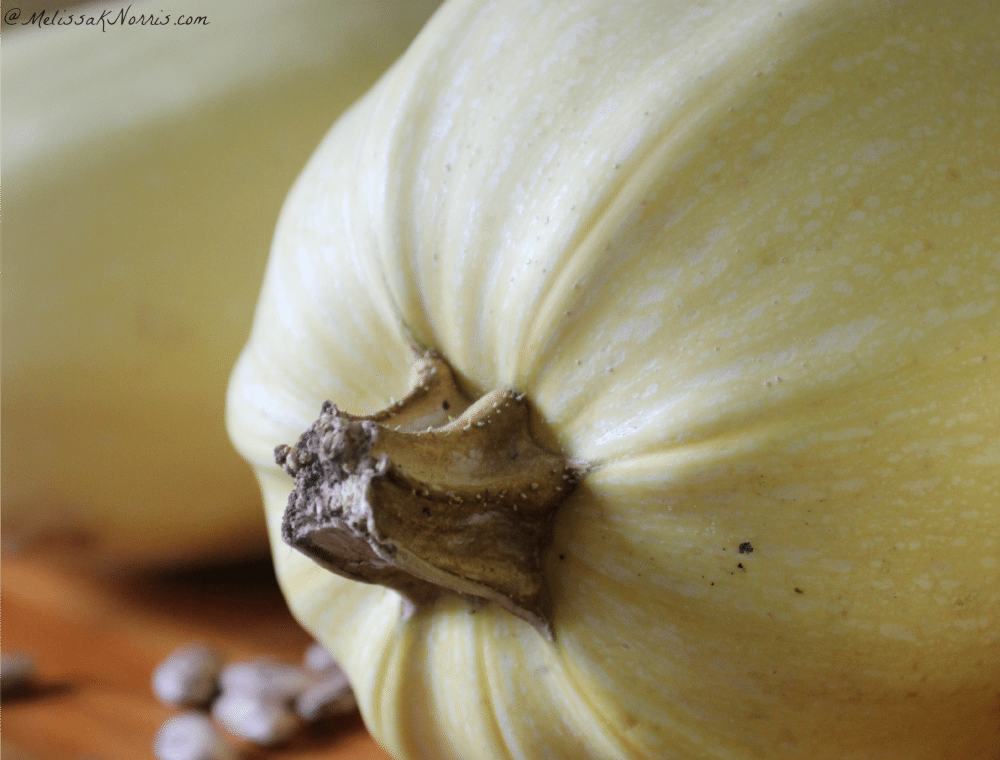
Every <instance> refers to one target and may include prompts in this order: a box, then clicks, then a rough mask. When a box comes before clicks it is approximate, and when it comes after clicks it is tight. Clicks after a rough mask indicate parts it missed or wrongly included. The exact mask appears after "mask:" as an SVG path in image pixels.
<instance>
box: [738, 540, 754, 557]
mask: <svg viewBox="0 0 1000 760" xmlns="http://www.w3.org/2000/svg"><path fill="white" fill-rule="evenodd" d="M740 554H753V546H751V545H750V542H749V541H744V542H743V543H742V544H740Z"/></svg>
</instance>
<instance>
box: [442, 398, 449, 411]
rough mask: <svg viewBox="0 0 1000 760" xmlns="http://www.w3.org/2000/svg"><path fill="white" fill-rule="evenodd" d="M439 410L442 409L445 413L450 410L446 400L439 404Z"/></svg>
mask: <svg viewBox="0 0 1000 760" xmlns="http://www.w3.org/2000/svg"><path fill="white" fill-rule="evenodd" d="M441 408H442V409H444V410H445V411H446V412H447V411H448V410H449V409H451V404H449V403H448V399H445V400H444V401H442V402H441Z"/></svg>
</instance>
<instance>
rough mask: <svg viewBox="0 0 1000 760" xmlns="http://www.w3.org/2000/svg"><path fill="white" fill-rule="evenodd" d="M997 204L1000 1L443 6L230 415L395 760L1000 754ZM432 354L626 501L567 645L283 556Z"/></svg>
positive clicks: (286, 234) (364, 141) (561, 577)
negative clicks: (284, 463)
mask: <svg viewBox="0 0 1000 760" xmlns="http://www.w3.org/2000/svg"><path fill="white" fill-rule="evenodd" d="M998 202H1000V7H998V6H997V4H996V3H993V2H989V1H986V0H984V1H980V2H973V1H970V2H962V3H947V4H946V3H937V2H930V1H928V2H892V3H888V2H879V3H867V2H863V3H862V2H841V1H840V0H809V1H808V2H804V3H782V2H710V1H707V2H706V1H699V2H686V1H684V0H670V1H666V0H664V1H662V2H655V1H652V0H650V1H648V2H623V3H614V2H610V1H609V0H585V1H583V2H578V3H573V4H567V3H542V2H529V1H528V0H524V1H523V2H520V1H514V0H512V1H511V2H499V3H489V4H486V3H480V2H474V1H473V0H468V1H465V0H452V1H451V2H449V3H447V4H446V5H445V6H444V7H443V8H442V9H441V10H440V11H439V12H438V14H437V15H436V16H435V17H434V18H433V19H432V21H431V22H430V24H429V25H428V26H427V27H426V28H425V30H424V31H423V32H422V33H421V35H420V36H419V37H418V38H417V40H416V42H415V43H414V44H413V45H412V47H411V48H410V50H409V51H408V52H407V54H406V55H405V56H404V57H403V58H402V59H401V61H399V63H398V64H397V65H396V66H395V67H394V68H393V69H392V70H391V71H390V73H389V74H388V75H387V77H385V78H384V79H383V80H382V81H381V82H380V83H379V84H378V86H377V87H376V88H375V89H373V90H372V91H371V92H370V93H369V94H368V95H367V96H366V97H365V98H364V99H363V100H362V101H360V102H359V103H358V104H357V105H356V106H355V107H354V108H353V109H352V110H351V111H349V112H348V113H347V114H346V115H345V116H344V117H343V118H342V119H341V120H340V121H339V122H338V123H337V124H336V125H335V127H334V129H333V130H332V131H331V132H330V133H329V134H328V136H327V137H326V139H325V140H324V141H323V143H322V144H321V145H320V147H319V149H318V151H317V152H316V153H315V155H314V156H313V158H312V160H311V161H310V163H309V164H308V166H307V168H306V169H305V172H304V173H303V174H302V175H301V177H300V178H299V180H298V182H297V184H296V185H295V187H294V189H293V191H292V193H291V195H290V196H289V198H288V200H287V202H286V205H285V208H284V211H283V214H282V217H281V220H280V222H279V225H278V229H277V233H276V237H275V240H274V244H273V247H272V254H271V259H270V262H269V265H268V269H267V273H266V278H265V283H264V288H263V293H262V296H261V300H260V302H259V305H258V309H257V313H256V318H255V322H254V326H253V332H252V334H251V337H250V341H249V343H248V345H247V347H246V349H245V351H244V353H243V354H242V357H241V359H240V361H239V363H238V364H237V366H236V369H235V371H234V374H233V376H232V380H231V384H230V390H229V398H228V425H229V430H230V434H231V436H232V437H233V440H234V441H235V443H236V445H237V447H238V448H239V450H240V451H241V452H242V453H243V454H244V456H246V457H247V459H248V460H249V461H250V462H251V463H252V464H253V466H254V468H255V469H256V472H257V475H258V477H259V479H260V482H261V485H262V488H263V492H264V497H265V502H266V509H267V514H268V520H269V525H270V528H271V536H272V545H273V552H274V558H275V562H276V566H277V571H278V573H279V576H280V579H281V582H282V585H283V588H284V591H285V593H286V596H287V598H288V600H289V602H290V604H291V606H292V608H293V610H294V612H295V613H296V615H297V616H298V617H299V619H300V620H301V621H302V622H303V623H304V624H305V625H306V626H307V627H308V628H309V629H310V631H312V632H313V633H314V634H315V635H316V636H318V637H319V638H320V639H321V640H322V641H323V642H324V643H325V644H327V645H328V646H329V647H330V648H331V649H332V650H333V651H334V652H335V654H336V655H337V656H338V657H339V658H340V659H342V661H343V662H344V664H345V665H346V668H347V670H348V672H349V674H350V676H351V678H352V681H353V683H354V687H355V690H356V693H357V695H358V699H359V702H360V704H361V708H362V711H363V714H364V717H365V720H366V722H367V724H368V726H369V727H370V728H371V729H372V731H373V732H374V733H375V735H376V736H377V737H378V738H379V740H380V741H381V742H382V743H383V744H384V745H385V747H386V748H387V749H388V750H389V751H390V752H392V753H393V754H394V755H395V756H397V757H400V758H428V759H430V758H434V759H435V760H445V759H449V758H476V759H482V760H487V759H489V760H492V759H494V758H496V759H500V758H505V759H506V758H574V759H575V760H582V759H583V758H657V759H666V758H678V759H681V760H700V759H702V758H717V759H721V758H725V759H727V760H736V759H737V758H738V759H740V760H743V759H746V758H766V759H768V760H774V759H775V758H810V759H815V758H831V759H837V760H844V759H847V758H852V759H859V758H865V759H868V758H876V757H877V758H893V759H896V758H899V759H903V758H906V760H917V759H918V758H924V759H927V760H930V759H931V758H934V759H940V758H955V759H958V758H962V759H963V760H966V759H968V760H971V759H976V760H991V759H992V758H996V757H997V751H998V749H997V748H998V747H1000V205H998ZM408 336H412V337H413V339H414V340H415V341H416V342H417V343H418V344H420V345H422V346H426V347H431V348H434V349H436V350H437V351H438V352H439V353H440V355H441V356H442V357H444V359H445V360H446V361H447V362H448V363H450V365H451V367H452V368H453V369H454V370H455V371H456V372H457V374H458V376H459V378H460V379H461V382H462V383H464V385H465V387H466V388H467V389H470V390H473V391H475V392H476V393H484V392H486V391H488V390H490V389H493V388H503V387H508V388H513V389H515V390H516V391H518V392H521V393H524V394H526V397H527V399H528V400H529V401H530V403H531V405H532V407H533V408H534V410H535V412H536V413H537V415H538V418H539V420H544V422H545V423H546V424H547V425H548V426H549V429H550V430H551V433H552V441H551V442H550V443H551V444H552V445H557V446H559V447H561V448H562V450H563V451H564V452H565V453H567V454H568V455H570V456H572V457H576V458H579V459H582V460H584V461H585V462H587V463H588V464H589V465H590V467H591V471H590V472H589V474H587V476H586V477H585V478H584V480H583V482H582V483H581V485H580V486H578V487H577V489H576V491H574V492H573V494H572V495H571V497H570V498H569V500H568V501H566V502H565V503H564V504H563V506H562V507H561V508H560V510H559V512H558V514H557V516H556V520H555V531H554V539H553V543H552V546H551V547H550V549H549V550H548V552H547V553H546V555H545V557H546V559H545V563H546V574H547V582H548V584H549V588H550V590H551V593H552V596H553V601H554V611H553V619H552V622H553V629H554V636H555V638H554V641H553V642H549V641H548V640H546V638H545V637H544V636H543V635H542V634H541V633H540V632H539V631H538V630H536V629H535V628H533V627H532V626H531V625H529V624H528V623H527V622H524V621H522V620H520V619H518V618H517V617H515V616H513V615H511V614H509V613H508V612H505V611H504V610H502V609H501V608H500V606H498V605H495V604H487V605H485V606H476V605H473V604H470V603H469V602H468V601H466V600H465V599H463V598H460V597H458V596H455V595H447V594H446V595H444V596H442V597H441V598H440V599H439V600H438V601H437V602H435V603H433V604H430V605H424V606H422V607H418V609H417V610H416V612H415V613H414V614H413V615H412V616H411V617H409V618H405V616H404V614H403V613H404V611H405V610H404V605H403V604H402V602H401V599H400V596H399V595H398V594H397V593H395V592H393V591H388V590H385V589H383V588H381V587H379V586H374V585H367V584H361V583H357V582H354V581H349V580H345V579H342V578H341V577H339V576H337V575H334V574H333V573H330V572H327V571H326V570H324V569H322V568H321V567H319V566H318V565H317V564H316V563H314V562H313V561H312V560H310V559H309V558H307V557H306V556H304V555H302V554H299V553H297V552H295V551H294V550H292V549H291V548H289V547H288V546H285V545H284V544H283V543H282V541H281V537H280V524H281V519H282V513H283V510H284V508H285V503H286V500H287V498H288V495H289V491H290V488H291V484H292V482H291V480H290V478H288V477H287V476H286V475H285V474H283V473H282V472H281V471H280V470H279V469H278V468H277V466H276V465H275V464H274V463H273V462H274V459H273V453H272V450H273V448H274V447H275V446H276V445H278V444H293V443H295V441H296V439H297V438H298V436H299V434H300V433H301V432H302V431H304V430H305V429H306V428H307V427H308V426H309V425H310V424H311V423H312V421H313V420H314V419H315V418H316V416H317V414H318V413H319V410H320V405H321V403H322V402H323V401H324V400H327V399H330V400H332V401H333V402H334V403H335V404H337V405H338V406H339V407H341V408H344V409H347V410H348V411H350V412H355V413H359V414H368V413H373V412H375V411H376V410H378V409H381V408H383V407H387V406H388V405H389V404H390V403H391V400H392V399H393V398H395V399H398V398H401V397H402V396H404V395H405V394H406V393H407V391H408V390H409V384H408V383H409V380H408V371H409V365H410V359H411V353H410V349H409V348H408V345H407V337H408ZM741 547H742V549H741ZM751 547H752V552H751V551H749V550H750V548H751Z"/></svg>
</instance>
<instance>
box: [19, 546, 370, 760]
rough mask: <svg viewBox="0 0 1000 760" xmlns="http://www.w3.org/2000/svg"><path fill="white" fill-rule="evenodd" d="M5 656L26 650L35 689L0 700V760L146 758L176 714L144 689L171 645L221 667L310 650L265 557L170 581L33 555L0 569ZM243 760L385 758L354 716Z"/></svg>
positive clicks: (247, 750)
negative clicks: (189, 647) (213, 654)
mask: <svg viewBox="0 0 1000 760" xmlns="http://www.w3.org/2000/svg"><path fill="white" fill-rule="evenodd" d="M0 583H2V590H0V604H2V619H3V623H2V625H3V629H2V630H3V633H2V635H3V638H2V646H3V650H4V651H5V652H14V651H26V652H28V653H30V654H31V655H32V656H33V657H34V659H35V661H36V664H37V667H38V678H37V683H36V685H35V686H34V687H33V688H32V689H31V690H30V691H29V692H28V693H26V694H24V695H23V696H17V697H4V698H3V718H2V721H3V734H2V743H3V748H2V760H133V758H134V759H135V760H149V759H150V758H153V752H152V740H153V736H154V735H155V733H156V731H157V729H158V728H159V726H160V725H161V724H162V723H163V721H165V720H166V719H167V718H169V717H170V716H171V715H174V714H176V713H177V710H175V709H174V708H171V707H167V706H164V705H162V704H160V703H159V702H158V701H157V700H156V698H155V697H154V696H153V694H152V692H151V691H150V686H149V682H150V677H151V675H152V672H153V668H154V667H155V666H156V664H157V663H158V662H160V660H162V659H163V658H164V657H165V656H166V655H167V654H169V653H170V651H171V650H173V649H174V648H175V647H177V646H180V645H181V644H186V643H189V642H191V641H195V640H198V641H204V642H208V643H211V644H214V645H216V646H218V647H220V648H221V649H222V651H223V652H224V653H225V655H226V658H227V660H235V659H243V658H247V657H254V656H260V655H267V656H273V657H278V658H281V659H285V660H288V661H291V662H299V661H300V659H301V656H302V653H303V651H304V650H305V648H306V646H308V644H309V643H310V637H309V636H308V634H307V633H306V632H305V631H304V630H303V629H302V628H301V627H299V625H298V624H297V623H296V622H295V620H294V619H293V618H292V616H291V614H290V613H289V612H288V609H287V607H286V606H285V603H284V600H283V599H282V597H281V593H280V591H279V590H278V586H277V583H276V581H275V579H274V575H273V572H272V570H271V566H270V563H269V562H267V561H260V562H252V563H245V564H240V565H231V566H227V567H217V568H207V569H206V568H203V569H199V570H187V571H183V572H174V573H170V574H157V575H143V576H132V577H121V576H117V577H99V576H95V575H93V574H88V573H84V572H81V571H79V570H76V571H74V570H70V569H67V568H65V567H59V566H57V565H55V564H53V563H51V562H46V561H44V560H43V559H41V558H39V557H4V558H3V561H2V565H0ZM239 746H240V747H241V748H242V749H243V751H244V756H245V757H246V758H247V759H248V760H265V759H266V758H273V759H274V760H293V759H294V760H319V759H320V758H323V759H324V760H348V758H350V759H351V760H388V757H389V756H388V755H387V754H386V753H385V752H384V751H382V749H381V748H380V747H379V746H378V745H377V744H376V743H375V741H374V740H373V739H372V738H371V737H370V736H369V735H368V733H367V732H366V731H365V728H364V724H363V723H362V722H361V718H360V716H358V715H357V714H354V715H352V716H350V717H348V718H338V719H335V720H330V721H329V722H327V723H323V724H321V725H317V726H314V727H312V728H311V729H310V730H308V731H307V732H306V733H305V734H304V735H302V736H300V737H298V738H297V739H295V740H294V741H293V742H291V743H289V744H288V745H285V746H282V747H280V748H274V749H266V750H265V749H261V748H254V747H252V746H250V745H248V744H240V745H239Z"/></svg>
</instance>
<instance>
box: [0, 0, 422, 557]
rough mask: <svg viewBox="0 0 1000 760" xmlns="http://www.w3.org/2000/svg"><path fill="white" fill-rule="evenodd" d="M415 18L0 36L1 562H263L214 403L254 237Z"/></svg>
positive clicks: (395, 14)
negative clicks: (0, 72) (0, 74)
mask: <svg viewBox="0 0 1000 760" xmlns="http://www.w3.org/2000/svg"><path fill="white" fill-rule="evenodd" d="M433 7H434V6H433V5H432V4H430V3H427V2H418V3H411V2H406V3H396V2H388V1H387V2H377V3H373V2H342V3H339V4H338V5H337V6H336V7H333V6H331V5H330V4H329V3H326V2H316V1H315V0H298V1H296V2H294V3H289V4H284V5H282V6H278V5H275V4H273V3H252V4H249V5H248V4H247V3H244V2H232V0H206V2H205V3H204V4H203V5H202V6H201V7H200V8H198V9H197V12H198V14H201V15H204V16H205V17H206V18H207V20H208V25H207V26H197V27H177V26H163V27H155V28H153V27H148V26H146V27H142V26H129V27H110V26H109V27H108V31H107V32H106V33H103V34H102V32H101V30H100V29H99V28H93V27H65V26H60V27H53V28H49V29H45V30H42V31H39V30H38V29H35V28H30V27H27V28H23V29H22V28H16V27H6V28H5V30H4V31H5V33H6V32H11V34H9V36H8V38H7V42H6V43H5V47H4V62H3V63H4V112H5V113H4V144H3V155H4V165H3V171H4V180H5V183H4V191H5V192H4V212H5V222H6V224H5V229H4V247H5V252H6V256H5V261H4V264H5V270H4V279H5V281H4V285H5V292H4V305H3V308H4V312H3V320H4V328H5V334H4V354H3V396H2V404H3V411H2V416H3V426H2V432H3V444H2V447H3V464H4V473H3V474H4V477H3V494H2V498H3V534H4V543H5V547H8V546H12V547H14V548H16V549H20V550H22V551H44V552H46V553H47V554H50V555H53V556H58V557H60V558H61V559H64V560H71V561H73V562H75V563H84V564H88V565H93V564H97V565H103V566H107V567H109V569H112V570H117V569H121V568H123V567H155V566H165V565H177V564H183V563H188V562H217V561H222V560H227V559H234V558H239V557H244V556H250V555H256V556H260V555H264V554H266V552H267V539H266V532H265V528H264V525H263V520H262V519H261V517H260V501H259V496H258V492H257V488H256V484H255V482H254V479H253V476H252V473H251V472H250V470H249V468H248V467H247V466H246V463H245V462H243V461H242V460H241V458H240V457H239V456H238V455H237V454H236V453H235V452H234V451H233V449H232V446H231V444H230V442H229V440H228V438H227V436H226V434H225V425H224V421H223V409H224V406H225V401H224V399H225V392H226V385H227V381H228V377H229V373H230V370H231V367H232V364H233V362H234V361H235V360H236V357H237V356H238V354H239V351H240V348H241V346H242V345H243V343H244V342H245V340H246V335H247V323H248V321H249V319H250V318H251V315H252V313H253V305H254V301H255V300H256V293H257V291H258V289H259V287H260V280H261V277H262V274H263V269H264V264H265V261H266V257H267V249H268V242H269V239H270V237H271V235H272V233H273V228H274V222H275V220H276V218H277V215H278V211H279V210H280V207H281V201H282V198H283V196H284V194H285V193H286V192H287V187H288V185H289V184H290V183H291V182H292V181H293V180H294V178H295V175H296V174H297V173H298V171H299V170H300V169H301V165H302V162H303V161H305V160H306V158H307V157H308V155H309V153H310V151H311V150H312V149H313V148H314V147H315V144H316V141H317V140H319V139H320V138H321V137H322V135H323V133H324V132H325V131H326V130H327V129H328V128H329V125H330V122H331V121H332V120H333V119H335V118H336V117H337V116H338V115H339V114H340V113H341V112H342V111H343V110H344V108H346V107H347V106H348V105H349V104H350V103H351V102H352V101H353V100H355V99H356V98H357V97H359V96H360V95H361V94H362V93H363V92H364V91H365V90H366V89H367V88H368V87H369V86H371V84H373V83H374V82H375V80H376V79H377V78H378V76H379V75H381V74H382V73H383V72H384V71H385V69H386V68H388V67H389V65H390V64H391V63H392V61H393V60H394V59H395V58H396V57H397V56H398V55H399V54H400V53H402V51H403V50H404V49H405V47H406V45H407V44H408V43H409V42H410V41H411V40H412V38H413V37H414V36H415V35H416V33H417V31H418V30H419V28H420V26H421V24H422V23H423V21H424V20H426V18H427V17H428V16H429V15H430V12H431V10H432V9H433ZM81 10H83V11H87V10H88V9H87V8H86V6H84V7H77V8H76V9H74V12H78V11H81ZM102 10H106V9H102ZM150 10H151V11H152V13H154V14H155V15H156V16H157V17H158V18H161V19H162V18H164V17H165V16H166V15H168V14H169V15H171V16H172V17H173V18H177V16H178V11H180V12H185V13H190V12H191V10H192V9H191V8H189V7H180V5H178V4H177V3H167V4H166V5H161V6H156V8H153V9H149V8H146V7H144V6H141V5H139V4H135V5H133V6H132V7H131V12H132V13H133V14H135V15H138V14H140V13H143V12H150ZM50 11H51V9H50ZM66 15H67V14H66V12H63V14H62V16H63V17H64V19H65V17H66ZM95 15H99V12H98V13H97V14H95ZM27 17H28V14H27V13H26V12H25V13H23V14H22V21H25V20H26V19H27Z"/></svg>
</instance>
